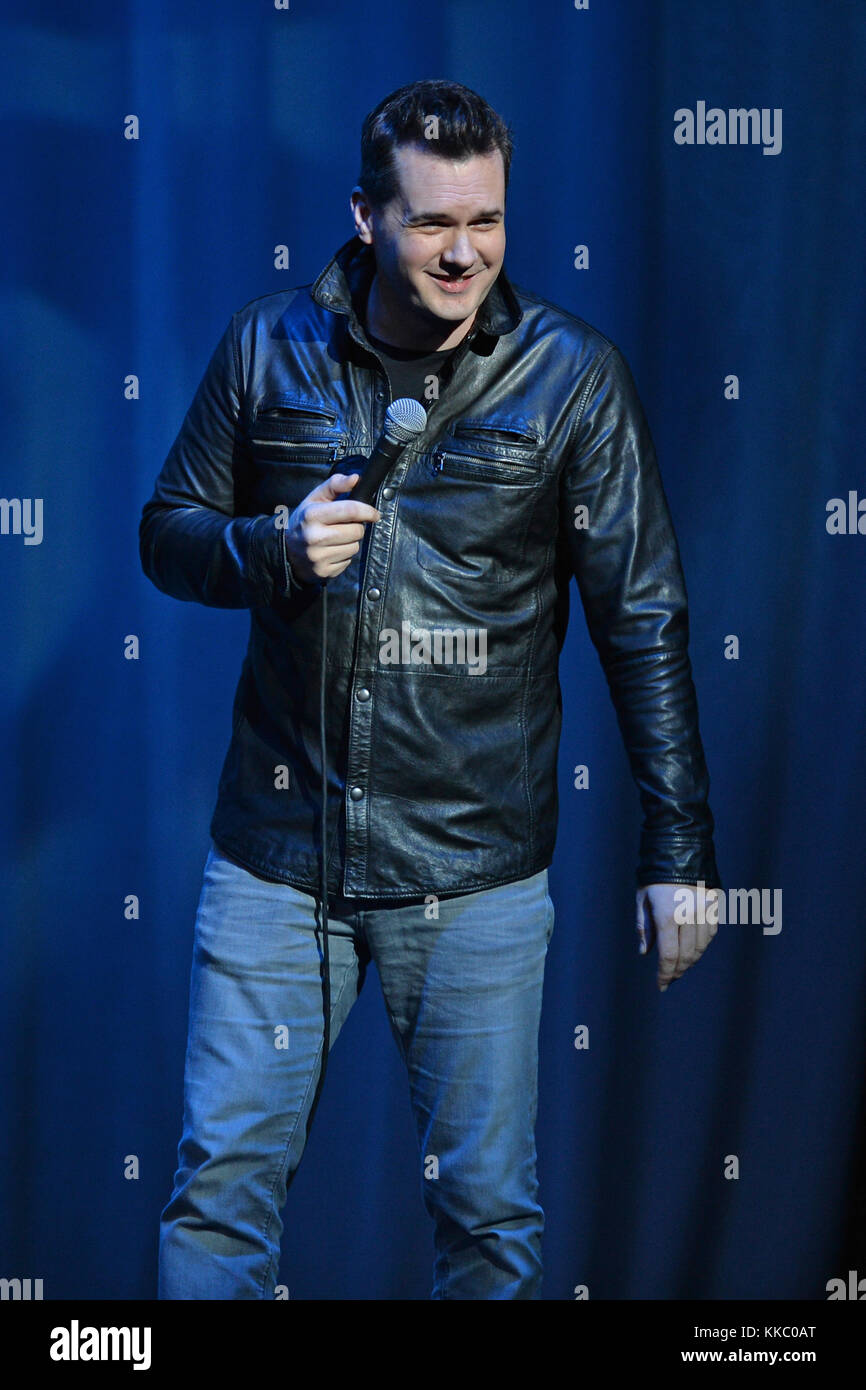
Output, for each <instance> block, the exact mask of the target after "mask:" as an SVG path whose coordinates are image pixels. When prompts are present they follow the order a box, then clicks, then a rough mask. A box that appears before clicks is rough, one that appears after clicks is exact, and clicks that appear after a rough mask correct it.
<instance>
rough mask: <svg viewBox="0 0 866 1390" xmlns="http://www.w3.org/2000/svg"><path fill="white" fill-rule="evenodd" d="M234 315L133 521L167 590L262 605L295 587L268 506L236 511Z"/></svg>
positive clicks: (151, 572) (222, 602)
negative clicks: (262, 511) (249, 512)
mask: <svg viewBox="0 0 866 1390" xmlns="http://www.w3.org/2000/svg"><path fill="white" fill-rule="evenodd" d="M236 318H237V316H236V315H233V316H232V319H231V321H230V323H229V325H228V327H227V328H226V330H225V333H224V334H223V336H222V338H221V339H220V341H219V343H218V344H217V346H216V348H215V349H214V352H213V354H212V356H211V359H210V362H209V363H208V366H207V368H206V370H205V373H204V376H203V377H202V379H201V381H200V383H199V385H198V389H197V390H196V393H195V396H194V397H193V401H192V404H191V405H190V407H189V410H188V411H187V413H186V417H185V419H184V421H183V424H182V425H181V428H180V430H179V432H178V434H177V437H176V439H175V441H174V443H173V444H172V446H171V449H170V450H169V453H168V456H167V458H166V460H165V462H164V464H163V466H162V470H161V472H160V473H159V476H158V477H157V480H156V485H155V488H154V492H153V496H152V497H151V498H150V500H149V501H148V502H147V503H145V506H144V508H143V511H142V515H141V521H140V523H139V531H138V534H139V553H140V556H141V566H142V569H143V570H144V573H145V574H146V575H147V577H148V579H150V580H151V581H152V582H153V583H154V584H155V585H156V587H157V588H158V589H161V590H162V592H163V593H166V594H170V595H171V596H172V597H173V598H177V599H187V600H190V601H193V602H196V603H204V604H207V605H208V606H209V607H213V608H254V607H260V606H261V607H264V606H267V605H269V604H272V603H273V602H274V600H275V599H278V598H285V597H287V596H288V595H289V594H290V593H291V592H294V590H295V589H297V588H298V587H299V586H298V583H297V581H296V580H295V577H294V575H293V574H292V572H291V569H290V566H289V561H288V554H287V551H286V534H285V527H284V526H278V525H277V516H276V514H275V515H273V516H268V515H265V516H255V517H250V516H243V515H240V516H239V515H237V514H236V511H235V495H236V487H237V490H238V491H239V492H240V490H241V483H242V470H243V469H244V467H245V460H246V455H245V450H244V441H243V431H242V427H241V424H240V398H241V388H240V380H241V376H240V370H239V351H238V342H237V324H236Z"/></svg>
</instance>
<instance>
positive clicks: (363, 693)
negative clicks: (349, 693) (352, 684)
mask: <svg viewBox="0 0 866 1390" xmlns="http://www.w3.org/2000/svg"><path fill="white" fill-rule="evenodd" d="M356 695H357V698H358V699H359V700H369V698H370V692H369V690H368V689H367V687H366V686H362V687H361V689H360V690H358V691H356Z"/></svg>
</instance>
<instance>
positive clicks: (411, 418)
mask: <svg viewBox="0 0 866 1390" xmlns="http://www.w3.org/2000/svg"><path fill="white" fill-rule="evenodd" d="M426 426H427V411H426V410H425V409H424V407H423V405H422V404H421V402H420V401H415V400H413V399H412V398H411V396H401V397H400V399H399V400H396V401H392V402H391V404H390V405H389V406H388V409H387V410H386V412H385V425H384V428H383V430H382V434H381V437H380V438H379V440H378V441H377V444H376V447H375V449H374V450H373V452H372V454H371V455H370V457H369V459H368V461H367V465H366V467H365V468H364V471H363V473H362V474H361V476H360V478H359V479H358V481H357V482H356V484H355V486H354V487H353V488H352V491H351V492H348V493H346V494H345V495H346V497H347V498H349V500H350V501H352V502H371V503H372V501H373V497H374V496H375V494H376V493H377V492H378V490H379V485H380V483H381V482H382V479H383V478H384V477H385V474H386V473H389V472H390V470H391V469H392V468H393V466H394V464H395V463H396V462H397V459H398V458H399V457H400V455H401V454H402V452H403V450H404V449H405V448H406V445H407V444H409V443H411V441H412V440H413V439H415V438H416V437H417V436H418V435H419V434H421V433H423V431H424V429H425V428H426ZM351 471H352V472H354V471H355V470H354V469H352V470H351Z"/></svg>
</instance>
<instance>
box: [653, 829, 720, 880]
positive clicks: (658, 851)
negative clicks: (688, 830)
mask: <svg viewBox="0 0 866 1390" xmlns="http://www.w3.org/2000/svg"><path fill="white" fill-rule="evenodd" d="M637 882H638V887H642V886H643V885H644V884H646V883H691V884H698V883H703V884H704V887H705V888H722V887H723V885H722V880H721V877H720V875H719V871H718V868H717V867H716V855H715V850H714V848H713V842H712V840H693V839H678V838H672V839H666V840H658V839H651V838H650V837H649V836H643V837H642V838H641V849H640V859H639V861H638V868H637Z"/></svg>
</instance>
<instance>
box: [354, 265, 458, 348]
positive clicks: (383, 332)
mask: <svg viewBox="0 0 866 1390" xmlns="http://www.w3.org/2000/svg"><path fill="white" fill-rule="evenodd" d="M477 313H478V310H477V309H476V311H475V313H474V314H472V315H471V316H470V317H469V318H468V319H465V320H464V321H463V322H462V323H458V324H455V325H454V327H453V328H451V327H450V325H448V324H443V326H442V329H441V330H438V331H437V330H436V329H435V328H433V327H432V326H431V325H430V324H429V323H424V324H421V323H419V324H418V327H417V329H416V328H411V327H407V325H406V322H405V319H403V320H401V321H399V322H398V321H397V319H396V317H395V316H394V315H393V314H389V313H388V310H387V308H386V306H385V305H383V303H382V300H381V296H380V294H379V277H378V275H375V274H374V276H373V281H372V284H371V285H370V292H369V294H368V295H367V307H366V309H365V311H364V319H365V327H366V329H367V331H368V332H369V333H372V334H373V336H374V337H375V338H378V339H379V340H380V341H381V342H383V343H388V344H390V345H391V346H392V347H399V348H414V349H416V350H422V349H423V350H424V351H426V352H445V351H447V350H449V349H451V348H455V347H457V345H458V343H461V342H462V341H463V339H464V338H465V337H466V334H467V333H468V332H469V330H470V329H471V327H472V325H473V323H474V322H475V319H476V316H477Z"/></svg>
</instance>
